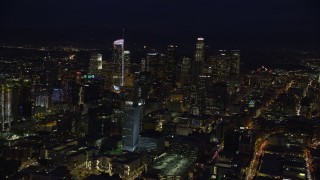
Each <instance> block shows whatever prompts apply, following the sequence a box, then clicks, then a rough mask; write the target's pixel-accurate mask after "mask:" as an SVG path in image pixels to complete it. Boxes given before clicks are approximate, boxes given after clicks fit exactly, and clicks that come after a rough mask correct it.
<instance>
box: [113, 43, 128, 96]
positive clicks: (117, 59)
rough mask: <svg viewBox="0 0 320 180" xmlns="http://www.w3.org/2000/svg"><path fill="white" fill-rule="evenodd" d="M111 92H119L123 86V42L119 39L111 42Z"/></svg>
mask: <svg viewBox="0 0 320 180" xmlns="http://www.w3.org/2000/svg"><path fill="white" fill-rule="evenodd" d="M112 58H113V69H112V70H113V73H112V79H113V90H114V91H119V90H120V87H121V86H124V84H125V60H124V40H123V39H119V40H116V41H114V42H113V54H112Z"/></svg>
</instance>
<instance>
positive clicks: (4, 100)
mask: <svg viewBox="0 0 320 180" xmlns="http://www.w3.org/2000/svg"><path fill="white" fill-rule="evenodd" d="M11 96H12V94H11V88H10V86H9V85H8V84H5V85H2V86H1V89H0V108H1V109H0V114H1V116H0V119H1V125H2V127H1V130H2V131H10V128H11V122H12V112H11Z"/></svg>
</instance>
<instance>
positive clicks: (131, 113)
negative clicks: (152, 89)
mask: <svg viewBox="0 0 320 180" xmlns="http://www.w3.org/2000/svg"><path fill="white" fill-rule="evenodd" d="M142 107H143V106H142V102H138V101H136V100H135V101H126V102H125V105H124V108H123V114H124V119H123V127H122V145H123V149H124V150H127V151H131V152H133V151H134V150H135V148H136V147H137V146H138V143H139V133H140V126H141V125H140V121H141V116H142V111H143V108H142Z"/></svg>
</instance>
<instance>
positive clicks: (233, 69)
mask: <svg viewBox="0 0 320 180" xmlns="http://www.w3.org/2000/svg"><path fill="white" fill-rule="evenodd" d="M239 72H240V50H232V51H231V62H230V73H231V74H239Z"/></svg>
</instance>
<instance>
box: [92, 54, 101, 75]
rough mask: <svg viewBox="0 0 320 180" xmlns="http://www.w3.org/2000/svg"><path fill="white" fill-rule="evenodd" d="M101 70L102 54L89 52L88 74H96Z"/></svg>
mask: <svg viewBox="0 0 320 180" xmlns="http://www.w3.org/2000/svg"><path fill="white" fill-rule="evenodd" d="M101 70H102V54H100V53H97V52H93V53H91V58H90V67H89V72H90V74H93V75H96V76H97V75H98V74H100V71H101Z"/></svg>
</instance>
